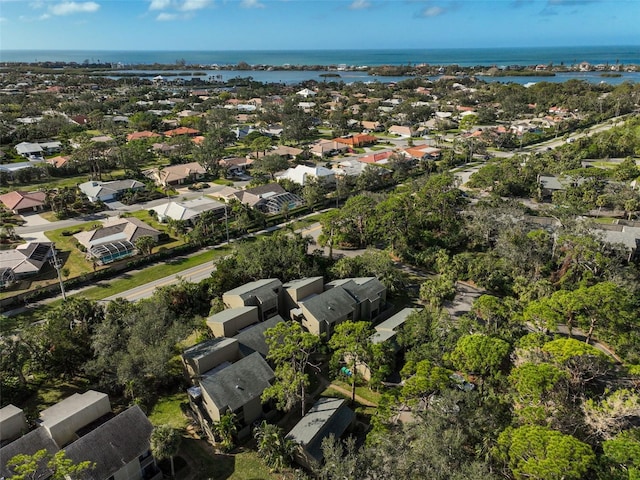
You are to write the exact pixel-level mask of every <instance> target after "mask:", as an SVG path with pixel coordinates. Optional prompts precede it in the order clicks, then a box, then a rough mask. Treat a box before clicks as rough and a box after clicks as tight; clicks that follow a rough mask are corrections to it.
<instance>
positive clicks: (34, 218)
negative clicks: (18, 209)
mask: <svg viewBox="0 0 640 480" xmlns="http://www.w3.org/2000/svg"><path fill="white" fill-rule="evenodd" d="M22 218H23V219H24V221H25V222H26V223H25V224H24V225H23V227H39V226H42V225H49V224H50V223H51V222H50V221H49V220H47V219H45V218H43V217H42V215H39V214H37V213H30V214H28V215H22Z"/></svg>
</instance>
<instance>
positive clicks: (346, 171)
mask: <svg viewBox="0 0 640 480" xmlns="http://www.w3.org/2000/svg"><path fill="white" fill-rule="evenodd" d="M359 160H360V159H357V160H356V159H348V160H342V161H341V162H338V163H335V164H333V166H332V170H333V171H334V172H335V174H336V177H338V178H343V177H345V176H347V177H358V176H360V175H362V173H363V172H364V171H365V169H367V168H375V169H376V171H377V172H378V173H379V174H380V175H391V171H390V170H389V169H386V168H384V167H382V166H380V165H377V164H375V163H363V162H362V161H359Z"/></svg>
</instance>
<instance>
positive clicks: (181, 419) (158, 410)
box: [147, 392, 189, 429]
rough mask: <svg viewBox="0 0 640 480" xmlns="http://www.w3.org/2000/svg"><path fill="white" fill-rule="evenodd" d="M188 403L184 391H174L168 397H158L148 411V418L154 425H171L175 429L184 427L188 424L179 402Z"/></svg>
mask: <svg viewBox="0 0 640 480" xmlns="http://www.w3.org/2000/svg"><path fill="white" fill-rule="evenodd" d="M183 403H188V399H187V394H186V392H180V393H175V394H173V395H169V396H168V397H162V398H160V399H158V401H157V402H156V404H155V405H154V406H153V408H152V409H151V411H150V412H149V413H148V415H147V416H148V417H149V420H151V423H153V424H154V425H156V426H157V425H171V426H172V427H173V428H176V429H184V428H186V427H187V425H188V424H189V421H188V419H187V417H186V416H185V415H184V413H182V409H181V407H180V405H181V404H183Z"/></svg>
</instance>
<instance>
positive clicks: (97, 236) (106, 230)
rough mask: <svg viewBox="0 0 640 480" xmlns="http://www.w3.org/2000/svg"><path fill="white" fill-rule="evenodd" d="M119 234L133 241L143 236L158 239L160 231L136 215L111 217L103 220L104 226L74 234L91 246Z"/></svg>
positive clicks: (83, 243)
mask: <svg viewBox="0 0 640 480" xmlns="http://www.w3.org/2000/svg"><path fill="white" fill-rule="evenodd" d="M119 234H121V235H122V237H123V238H122V239H123V240H128V241H129V242H132V243H133V242H135V241H136V239H138V238H140V237H142V236H150V237H153V238H156V239H157V238H158V236H159V235H160V232H159V231H158V230H156V229H155V228H153V227H151V226H149V225H147V224H146V223H145V222H143V221H142V220H139V219H137V218H135V217H127V218H118V217H110V218H108V219H107V220H105V221H104V222H103V226H102V228H97V229H95V230H89V231H87V232H80V233H77V234H76V235H74V236H75V237H76V239H77V240H78V241H79V242H80V243H81V244H82V245H84V246H85V247H87V248H90V247H91V246H93V245H98V244H100V243H104V242H108V241H113V240H112V239H113V238H115V236H118V235H119ZM118 239H120V238H118ZM100 240H103V242H101V241H100Z"/></svg>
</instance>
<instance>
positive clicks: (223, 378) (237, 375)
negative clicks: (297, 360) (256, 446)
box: [200, 352, 275, 436]
mask: <svg viewBox="0 0 640 480" xmlns="http://www.w3.org/2000/svg"><path fill="white" fill-rule="evenodd" d="M274 378H275V376H274V373H273V370H272V369H271V367H270V366H269V364H268V363H267V362H266V360H265V359H264V358H262V356H261V355H260V354H259V353H258V352H255V353H252V354H251V355H249V356H247V357H244V358H242V359H240V360H238V361H237V362H235V363H233V364H231V365H229V366H228V367H226V368H223V369H221V370H218V371H216V372H215V373H213V374H212V375H205V376H203V377H202V378H201V379H200V389H201V390H200V393H201V395H202V397H201V402H202V403H201V405H202V407H203V409H204V410H205V411H206V413H207V415H208V417H209V418H210V419H211V420H212V421H213V422H219V421H220V418H221V417H222V416H223V415H224V414H225V413H227V412H231V413H233V414H235V419H236V421H237V422H238V424H240V426H241V427H242V429H241V431H240V432H239V435H241V436H242V435H243V434H246V433H248V432H247V431H246V430H248V427H250V426H251V424H252V423H253V422H255V421H256V420H259V419H260V418H261V417H262V416H263V415H265V414H266V413H267V412H268V411H269V408H268V407H266V408H263V405H262V399H261V397H262V393H263V392H264V391H265V389H266V388H268V387H269V386H270V385H271V382H273V380H274ZM242 430H245V432H243V431H242Z"/></svg>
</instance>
